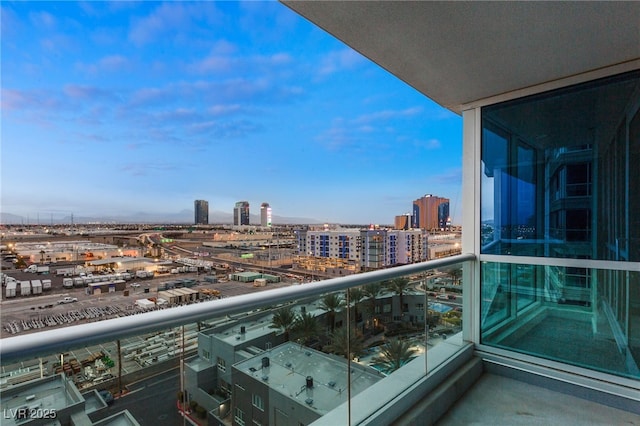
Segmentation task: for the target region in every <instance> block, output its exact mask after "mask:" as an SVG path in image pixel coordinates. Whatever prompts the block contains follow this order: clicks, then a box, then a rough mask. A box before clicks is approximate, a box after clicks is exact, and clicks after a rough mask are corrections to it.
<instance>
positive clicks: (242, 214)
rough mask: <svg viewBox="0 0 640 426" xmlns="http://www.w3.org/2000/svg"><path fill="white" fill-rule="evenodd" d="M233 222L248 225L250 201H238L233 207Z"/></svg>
mask: <svg viewBox="0 0 640 426" xmlns="http://www.w3.org/2000/svg"><path fill="white" fill-rule="evenodd" d="M233 224H234V225H248V224H249V202H248V201H238V202H237V203H236V206H235V207H234V208H233Z"/></svg>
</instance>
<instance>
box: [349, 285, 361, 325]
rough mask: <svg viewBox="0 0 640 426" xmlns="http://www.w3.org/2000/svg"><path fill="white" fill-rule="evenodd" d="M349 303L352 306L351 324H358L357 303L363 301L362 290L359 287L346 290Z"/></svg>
mask: <svg viewBox="0 0 640 426" xmlns="http://www.w3.org/2000/svg"><path fill="white" fill-rule="evenodd" d="M348 292H349V302H351V303H352V304H353V323H354V324H358V303H360V301H361V300H362V299H364V297H365V294H364V290H363V289H362V288H361V287H354V288H350V289H349V290H348Z"/></svg>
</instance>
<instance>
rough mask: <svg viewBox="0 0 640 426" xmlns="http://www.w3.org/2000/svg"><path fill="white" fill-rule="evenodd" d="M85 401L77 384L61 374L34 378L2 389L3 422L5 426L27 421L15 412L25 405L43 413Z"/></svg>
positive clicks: (60, 409)
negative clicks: (71, 383) (73, 383)
mask: <svg viewBox="0 0 640 426" xmlns="http://www.w3.org/2000/svg"><path fill="white" fill-rule="evenodd" d="M83 402H84V398H82V396H81V395H80V394H79V393H78V392H77V389H75V386H70V385H69V383H68V382H67V380H66V379H65V378H64V376H63V375H61V374H58V375H55V376H49V377H45V378H43V379H37V380H33V381H30V382H26V383H23V384H21V385H18V386H15V387H11V388H8V389H5V390H3V391H2V394H1V396H0V406H1V407H2V410H3V416H2V422H1V423H2V425H3V426H13V425H20V424H23V423H26V420H25V419H22V420H20V419H17V418H16V416H15V415H14V414H13V413H17V411H18V410H19V409H21V408H23V407H26V408H33V409H35V410H39V412H41V413H54V412H57V411H62V410H63V409H65V408H67V407H69V406H71V405H75V404H79V403H83Z"/></svg>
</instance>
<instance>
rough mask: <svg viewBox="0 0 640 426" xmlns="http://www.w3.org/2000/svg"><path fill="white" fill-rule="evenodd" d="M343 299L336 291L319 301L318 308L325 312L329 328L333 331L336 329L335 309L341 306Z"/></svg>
mask: <svg viewBox="0 0 640 426" xmlns="http://www.w3.org/2000/svg"><path fill="white" fill-rule="evenodd" d="M343 304H344V300H343V299H342V296H341V295H340V294H338V293H329V294H327V295H325V296H324V297H323V298H322V300H321V301H320V309H322V310H323V311H326V312H327V321H328V322H329V328H330V329H331V332H332V333H333V332H334V330H335V329H336V311H337V310H338V309H340V308H341V307H342V305H343Z"/></svg>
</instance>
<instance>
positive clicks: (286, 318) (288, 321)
mask: <svg viewBox="0 0 640 426" xmlns="http://www.w3.org/2000/svg"><path fill="white" fill-rule="evenodd" d="M295 320H296V314H295V313H294V312H293V309H291V306H285V307H284V308H280V309H278V310H277V311H276V312H275V313H274V314H273V318H272V319H271V325H270V326H269V328H277V329H281V330H283V331H284V340H285V341H287V342H288V341H289V332H290V331H291V329H292V328H293V325H294V323H295Z"/></svg>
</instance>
